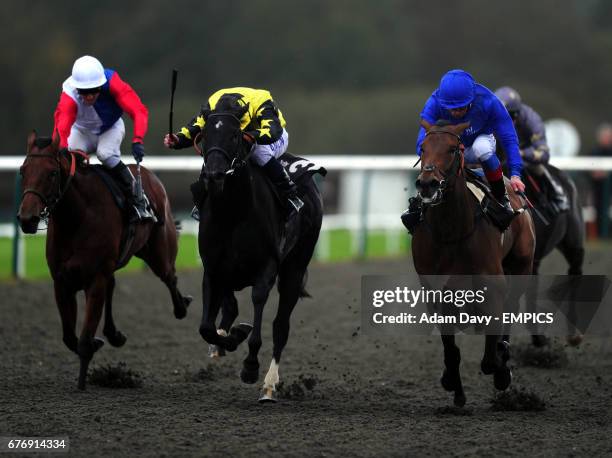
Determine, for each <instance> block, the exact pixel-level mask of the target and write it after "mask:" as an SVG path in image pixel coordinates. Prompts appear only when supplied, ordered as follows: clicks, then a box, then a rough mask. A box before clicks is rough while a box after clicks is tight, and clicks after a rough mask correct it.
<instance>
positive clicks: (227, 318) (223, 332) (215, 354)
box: [208, 292, 238, 359]
mask: <svg viewBox="0 0 612 458" xmlns="http://www.w3.org/2000/svg"><path fill="white" fill-rule="evenodd" d="M237 317H238V301H237V300H236V297H235V296H234V293H233V292H230V293H229V294H227V295H226V296H225V298H224V299H223V305H222V308H221V323H219V328H218V329H217V334H219V335H220V336H224V337H227V336H228V332H229V330H230V328H231V327H232V324H234V321H235V320H236V318H237ZM208 356H210V357H211V358H215V359H216V358H219V357H221V356H225V350H224V349H223V348H222V347H219V346H217V345H212V344H211V345H209V346H208Z"/></svg>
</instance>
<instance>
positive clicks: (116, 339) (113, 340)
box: [104, 331, 127, 347]
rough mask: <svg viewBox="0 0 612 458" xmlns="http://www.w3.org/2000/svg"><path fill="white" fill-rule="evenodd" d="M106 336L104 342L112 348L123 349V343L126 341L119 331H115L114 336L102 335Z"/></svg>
mask: <svg viewBox="0 0 612 458" xmlns="http://www.w3.org/2000/svg"><path fill="white" fill-rule="evenodd" d="M104 335H105V336H106V340H108V343H109V344H111V345H112V346H113V347H123V346H124V345H125V342H126V341H127V337H126V336H125V334H123V333H122V332H121V331H115V333H114V334H104Z"/></svg>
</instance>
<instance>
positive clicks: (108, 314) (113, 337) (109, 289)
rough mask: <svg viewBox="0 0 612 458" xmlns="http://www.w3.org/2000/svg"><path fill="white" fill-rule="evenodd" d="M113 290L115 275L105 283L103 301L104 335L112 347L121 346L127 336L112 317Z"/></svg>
mask: <svg viewBox="0 0 612 458" xmlns="http://www.w3.org/2000/svg"><path fill="white" fill-rule="evenodd" d="M114 291H115V276H114V275H113V276H111V277H110V278H109V280H108V283H107V285H106V300H105V301H104V336H105V337H106V339H107V340H108V343H109V344H111V345H112V346H113V347H122V346H123V345H124V344H125V342H126V340H127V337H126V336H125V335H124V334H123V333H122V332H121V331H118V330H117V328H116V327H115V320H114V319H113V292H114Z"/></svg>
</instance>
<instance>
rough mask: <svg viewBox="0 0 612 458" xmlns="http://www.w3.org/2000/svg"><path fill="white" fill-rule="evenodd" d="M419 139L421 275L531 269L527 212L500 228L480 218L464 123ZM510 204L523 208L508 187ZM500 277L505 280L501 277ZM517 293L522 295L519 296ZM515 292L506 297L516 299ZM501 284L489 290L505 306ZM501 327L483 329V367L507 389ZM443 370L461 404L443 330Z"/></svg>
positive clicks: (416, 249)
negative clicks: (492, 331)
mask: <svg viewBox="0 0 612 458" xmlns="http://www.w3.org/2000/svg"><path fill="white" fill-rule="evenodd" d="M421 125H422V126H423V127H424V128H425V130H426V131H427V134H426V136H425V140H424V141H423V144H422V153H421V173H420V174H419V176H418V179H417V182H416V186H417V189H418V191H419V193H420V195H421V198H422V199H423V204H424V206H425V207H426V208H425V212H424V222H423V223H422V224H419V225H418V226H417V228H416V230H415V232H414V234H413V237H412V255H413V258H414V266H415V269H416V271H417V273H418V274H419V275H420V276H426V275H487V276H500V277H496V278H502V279H503V278H504V277H503V275H504V274H510V275H528V274H530V273H531V269H532V263H533V254H534V249H535V235H534V227H533V221H532V219H531V216H530V214H529V213H528V212H523V213H521V214H519V215H518V216H516V217H515V218H514V220H513V222H512V224H511V226H510V227H509V228H508V229H507V230H506V231H505V233H504V234H503V235H502V234H501V233H500V231H499V229H498V228H497V227H496V226H494V225H493V224H492V223H491V222H490V221H489V219H488V218H484V217H481V218H478V217H476V215H478V211H477V210H478V209H477V206H478V205H479V204H478V202H477V201H476V199H475V198H474V196H473V195H472V193H471V192H470V190H469V189H468V187H467V184H466V178H465V173H464V168H463V149H462V144H461V139H460V135H461V133H462V132H463V131H464V130H465V129H466V128H467V127H468V126H469V123H463V124H458V125H447V126H432V125H430V124H429V123H427V122H426V121H422V122H421ZM509 193H510V199H511V202H512V204H513V207H514V208H515V209H516V208H520V207H521V205H522V204H521V202H520V200H519V197H518V196H517V195H516V194H514V192H512V190H511V189H509ZM504 282H505V281H504ZM519 297H520V296H519ZM519 297H512V298H510V299H509V300H511V301H513V302H516V304H518V299H519ZM504 298H505V285H501V287H500V288H494V289H492V290H490V291H489V294H487V300H488V301H490V302H491V304H490V305H489V306H490V307H491V309H492V310H493V311H495V312H497V313H499V311H501V310H502V308H503V306H504ZM499 331H500V332H499V334H500V335H487V336H486V340H485V349H484V356H483V359H482V362H481V370H482V372H483V373H484V374H493V375H494V384H495V387H496V388H497V389H500V390H503V389H506V388H507V387H508V386H509V384H510V382H511V379H512V374H511V372H510V369H509V368H508V367H507V366H506V362H507V359H508V357H509V348H508V347H509V346H508V343H507V342H506V341H505V340H504V339H502V336H501V334H502V332H501V329H499ZM441 334H443V335H442V343H443V344H444V364H445V370H444V373H443V375H442V378H441V382H442V386H443V387H444V388H445V389H446V390H447V391H453V392H454V402H455V405H458V406H463V405H464V404H465V401H466V398H465V393H464V391H463V386H462V383H461V375H460V373H459V363H460V361H461V354H460V351H459V347H457V345H456V344H455V336H454V334H447V335H444V332H441Z"/></svg>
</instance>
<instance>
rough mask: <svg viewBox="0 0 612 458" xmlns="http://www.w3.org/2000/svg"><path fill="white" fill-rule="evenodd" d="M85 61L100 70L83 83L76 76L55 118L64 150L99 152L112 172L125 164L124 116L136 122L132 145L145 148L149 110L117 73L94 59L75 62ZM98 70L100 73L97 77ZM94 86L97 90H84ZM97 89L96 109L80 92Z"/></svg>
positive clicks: (65, 85)
mask: <svg viewBox="0 0 612 458" xmlns="http://www.w3.org/2000/svg"><path fill="white" fill-rule="evenodd" d="M85 58H90V59H85ZM81 59H85V61H86V63H87V64H90V65H89V66H90V67H98V68H94V69H91V68H86V69H85V70H86V71H89V74H88V75H84V76H85V78H83V77H82V78H81V79H80V80H79V79H78V75H73V76H71V77H69V78H68V79H66V81H64V83H63V85H62V94H61V96H60V100H59V103H58V105H57V108H56V110H55V116H54V117H55V129H57V131H58V133H59V136H60V147H62V148H65V147H68V148H69V149H81V150H83V151H85V152H88V153H93V152H95V153H96V154H97V156H98V159H100V162H102V163H103V164H104V165H105V166H106V167H107V168H109V169H112V168H113V167H115V166H116V165H117V164H118V163H119V161H120V160H121V152H120V151H119V146H120V145H121V141H122V140H123V136H124V135H125V126H124V124H123V120H122V119H121V115H122V114H123V112H126V113H127V114H128V115H129V116H130V117H131V118H132V120H133V121H134V136H133V138H132V142H133V143H140V144H142V142H143V140H144V136H145V134H146V132H147V125H148V119H149V114H148V110H147V108H146V107H145V106H144V105H143V103H142V102H141V101H140V98H139V97H138V95H137V94H136V92H135V91H134V89H132V87H131V86H130V85H129V84H127V83H126V82H124V81H123V80H122V79H121V78H120V77H119V74H118V73H117V72H116V71H114V70H110V69H108V68H103V67H102V64H100V63H99V62H98V61H97V59H95V58H93V57H90V56H84V57H82V58H80V59H79V60H78V61H77V62H75V67H78V65H77V64H78V63H79V61H81ZM89 60H95V61H96V62H97V63H98V64H99V65H96V62H87V61H89ZM77 70H78V68H77ZM95 70H97V73H96V74H95V75H93V73H94V71H95ZM88 76H89V78H87V77H88ZM93 76H95V77H96V78H97V79H94V78H93ZM75 77H76V78H75ZM92 85H93V87H84V86H92ZM97 88H99V95H98V97H97V99H96V100H95V103H94V104H93V105H89V104H87V103H86V102H85V100H84V96H83V95H82V94H79V90H81V91H82V90H83V89H97Z"/></svg>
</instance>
